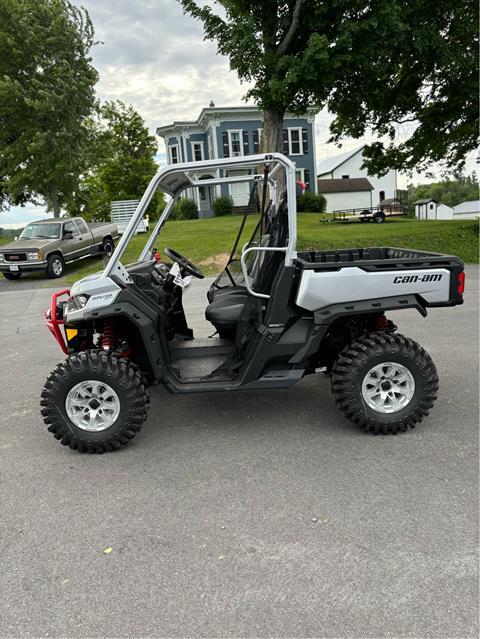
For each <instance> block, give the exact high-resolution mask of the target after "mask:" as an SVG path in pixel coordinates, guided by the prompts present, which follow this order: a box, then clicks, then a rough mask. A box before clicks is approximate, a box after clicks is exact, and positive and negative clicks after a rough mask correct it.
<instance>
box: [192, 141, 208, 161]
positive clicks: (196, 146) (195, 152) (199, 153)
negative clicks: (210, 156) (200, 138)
mask: <svg viewBox="0 0 480 639" xmlns="http://www.w3.org/2000/svg"><path fill="white" fill-rule="evenodd" d="M192 157H193V161H194V162H201V161H202V160H204V159H205V158H204V155H203V142H192Z"/></svg>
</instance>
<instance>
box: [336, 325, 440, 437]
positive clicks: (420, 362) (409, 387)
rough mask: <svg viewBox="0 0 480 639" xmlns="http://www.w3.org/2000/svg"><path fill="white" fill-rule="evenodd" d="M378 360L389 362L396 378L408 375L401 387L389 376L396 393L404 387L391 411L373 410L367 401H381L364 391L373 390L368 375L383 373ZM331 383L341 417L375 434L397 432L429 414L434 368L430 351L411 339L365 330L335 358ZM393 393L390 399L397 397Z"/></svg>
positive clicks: (435, 377)
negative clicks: (343, 415) (343, 416)
mask: <svg viewBox="0 0 480 639" xmlns="http://www.w3.org/2000/svg"><path fill="white" fill-rule="evenodd" d="M383 364H393V366H390V370H393V371H395V370H396V371H397V373H395V374H396V375H397V380H399V381H400V380H402V379H406V380H407V381H406V382H403V388H402V383H400V384H399V383H398V382H395V381H394V382H390V387H391V389H392V393H393V392H394V391H395V390H398V391H399V393H398V396H399V397H401V395H402V393H403V394H404V400H403V401H405V402H406V403H405V405H404V406H402V407H400V408H398V409H397V410H395V412H382V410H374V408H372V407H371V406H370V405H369V404H368V403H367V401H370V402H371V401H374V400H378V401H381V400H380V396H379V394H378V393H377V395H376V396H375V395H374V398H373V400H372V399H370V397H369V395H368V392H369V391H370V392H371V393H375V390H374V386H375V383H376V382H375V381H373V383H372V379H373V380H375V377H376V378H378V380H379V383H382V382H380V379H381V377H382V371H385V372H387V373H388V370H387V369H388V367H387V366H385V368H384V367H383V366H382V365H383ZM405 369H406V371H407V373H405ZM372 371H373V373H372ZM379 371H380V373H379ZM398 371H400V372H398ZM372 375H373V377H372ZM412 379H413V382H414V383H413V384H412V383H411V380H412ZM331 383H332V393H333V396H334V399H335V402H336V404H337V406H338V407H339V408H340V410H341V411H342V412H343V413H344V414H345V415H346V417H347V418H348V419H349V420H350V421H352V422H353V423H354V424H357V425H358V426H360V427H361V428H363V429H364V430H366V431H369V432H372V433H375V434H376V435H378V434H383V435H387V434H397V433H399V432H404V431H406V430H408V429H409V428H415V425H416V424H417V423H419V422H421V421H422V419H423V418H424V417H426V416H427V415H428V413H429V411H430V409H431V408H432V406H433V404H434V403H435V400H436V399H437V393H438V375H437V370H436V368H435V364H434V363H433V361H432V359H431V357H430V355H429V354H428V353H427V352H426V351H425V350H424V349H423V348H422V347H421V346H419V345H418V344H417V343H416V342H414V341H413V340H411V339H409V338H407V337H404V336H403V335H399V334H398V333H369V334H368V335H366V336H364V337H361V338H359V339H357V340H355V341H353V342H351V343H350V344H349V345H348V346H347V347H346V348H344V350H343V351H342V352H341V353H340V354H339V355H338V357H337V359H336V360H335V362H334V365H333V368H332V375H331ZM383 383H386V382H383ZM387 388H388V382H387ZM410 395H411V398H409V397H410ZM392 397H393V402H395V401H396V397H395V396H394V395H392ZM407 400H408V401H407ZM387 401H388V400H387ZM400 401H402V400H400ZM382 408H384V407H382ZM390 408H392V406H390ZM387 409H388V406H387Z"/></svg>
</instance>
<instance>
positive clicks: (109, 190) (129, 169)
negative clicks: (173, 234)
mask: <svg viewBox="0 0 480 639" xmlns="http://www.w3.org/2000/svg"><path fill="white" fill-rule="evenodd" d="M100 116H101V120H100V122H99V123H97V124H96V127H95V132H94V134H93V135H92V139H94V143H93V144H92V146H91V148H90V150H89V170H88V171H87V172H86V173H85V174H84V175H83V176H81V178H80V182H79V186H78V188H77V189H76V190H75V192H74V193H73V196H72V198H71V200H70V202H69V203H68V204H67V210H68V211H69V213H71V214H72V215H84V216H85V217H86V218H87V219H107V218H108V217H109V215H110V202H111V201H112V200H133V199H140V198H141V196H142V195H143V192H144V191H145V189H146V187H147V185H148V183H149V182H150V180H151V179H152V177H153V176H154V175H155V173H156V172H157V171H158V165H157V164H156V162H155V160H154V156H155V153H156V152H157V142H156V139H155V137H154V136H153V135H150V133H149V131H148V128H147V127H146V126H145V122H144V121H143V119H142V117H141V116H140V114H139V113H138V112H137V111H136V110H135V109H134V108H133V107H132V106H128V105H126V104H124V103H123V102H121V101H119V100H117V101H116V102H106V103H105V104H103V105H102V107H101V108H100ZM157 193H158V192H157ZM161 199H162V194H161V193H158V195H156V197H155V198H154V200H153V202H152V203H151V205H150V207H149V215H150V216H151V217H155V216H156V210H157V208H158V207H159V202H160V201H161ZM160 209H161V206H160Z"/></svg>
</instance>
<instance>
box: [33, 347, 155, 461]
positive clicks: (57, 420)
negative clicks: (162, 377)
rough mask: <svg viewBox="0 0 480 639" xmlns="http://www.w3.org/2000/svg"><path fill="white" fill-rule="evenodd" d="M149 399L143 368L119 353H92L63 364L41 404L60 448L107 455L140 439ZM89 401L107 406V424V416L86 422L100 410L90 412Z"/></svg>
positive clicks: (50, 380) (52, 376)
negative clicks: (65, 447)
mask: <svg viewBox="0 0 480 639" xmlns="http://www.w3.org/2000/svg"><path fill="white" fill-rule="evenodd" d="M76 389H77V390H76ZM105 389H108V390H105ZM89 396H90V398H91V399H90V400H89V399H88V397H89ZM96 397H98V398H99V399H98V401H97V402H96V403H95V402H94V401H93V400H94V399H95V398H96ZM149 401H150V400H149V395H148V391H147V388H146V381H145V379H144V378H143V376H142V374H141V372H140V369H139V368H138V366H136V365H135V364H133V363H132V362H130V361H128V360H127V359H125V358H123V357H119V356H118V355H115V354H110V353H105V352H104V351H100V350H91V351H84V352H82V353H77V354H75V355H71V356H70V357H68V358H67V359H65V360H64V361H63V362H61V363H60V364H58V366H57V367H56V368H55V369H54V370H53V371H52V372H51V373H50V375H49V376H48V378H47V381H46V382H45V387H44V389H43V391H42V396H41V402H40V404H41V406H42V411H41V412H42V416H43V419H44V422H45V423H46V424H47V426H48V430H49V431H50V432H51V433H53V435H54V437H55V438H56V439H58V440H59V441H60V443H61V444H63V445H64V446H69V447H70V448H71V449H72V450H78V451H79V452H81V453H104V452H109V451H113V450H116V449H118V448H120V447H122V446H124V445H125V444H127V443H128V442H129V441H130V440H131V439H132V438H133V437H135V435H136V434H137V433H138V431H139V430H140V429H141V427H142V425H143V422H144V421H145V420H146V418H147V410H148V405H149ZM88 402H90V403H91V404H92V406H93V409H95V408H97V404H100V407H102V408H101V410H102V411H103V412H102V415H103V417H104V418H105V417H106V419H105V421H104V424H103V425H102V423H101V419H102V417H98V420H99V422H100V424H97V423H96V421H95V420H96V419H97V417H95V418H94V419H93V420H92V421H91V422H88V421H87V420H89V419H90V415H96V414H98V413H100V412H101V411H95V410H90V408H91V406H90V404H89V403H88ZM82 405H85V409H83V410H82ZM105 406H106V408H104V407H105ZM89 410H90V413H89V412H88V411H89ZM75 422H77V423H75ZM110 422H111V423H110ZM97 427H98V428H97ZM93 428H97V430H93ZM89 429H91V430H89Z"/></svg>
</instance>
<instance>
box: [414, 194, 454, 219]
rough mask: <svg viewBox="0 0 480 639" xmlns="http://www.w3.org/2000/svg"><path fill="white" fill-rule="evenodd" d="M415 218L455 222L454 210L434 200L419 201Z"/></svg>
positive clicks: (416, 203) (416, 204) (416, 205)
mask: <svg viewBox="0 0 480 639" xmlns="http://www.w3.org/2000/svg"><path fill="white" fill-rule="evenodd" d="M415 217H416V218H418V219H419V220H453V209H452V207H451V206H447V205H446V204H442V203H441V202H439V201H438V200H435V199H434V198H428V199H425V200H417V201H416V202H415Z"/></svg>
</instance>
